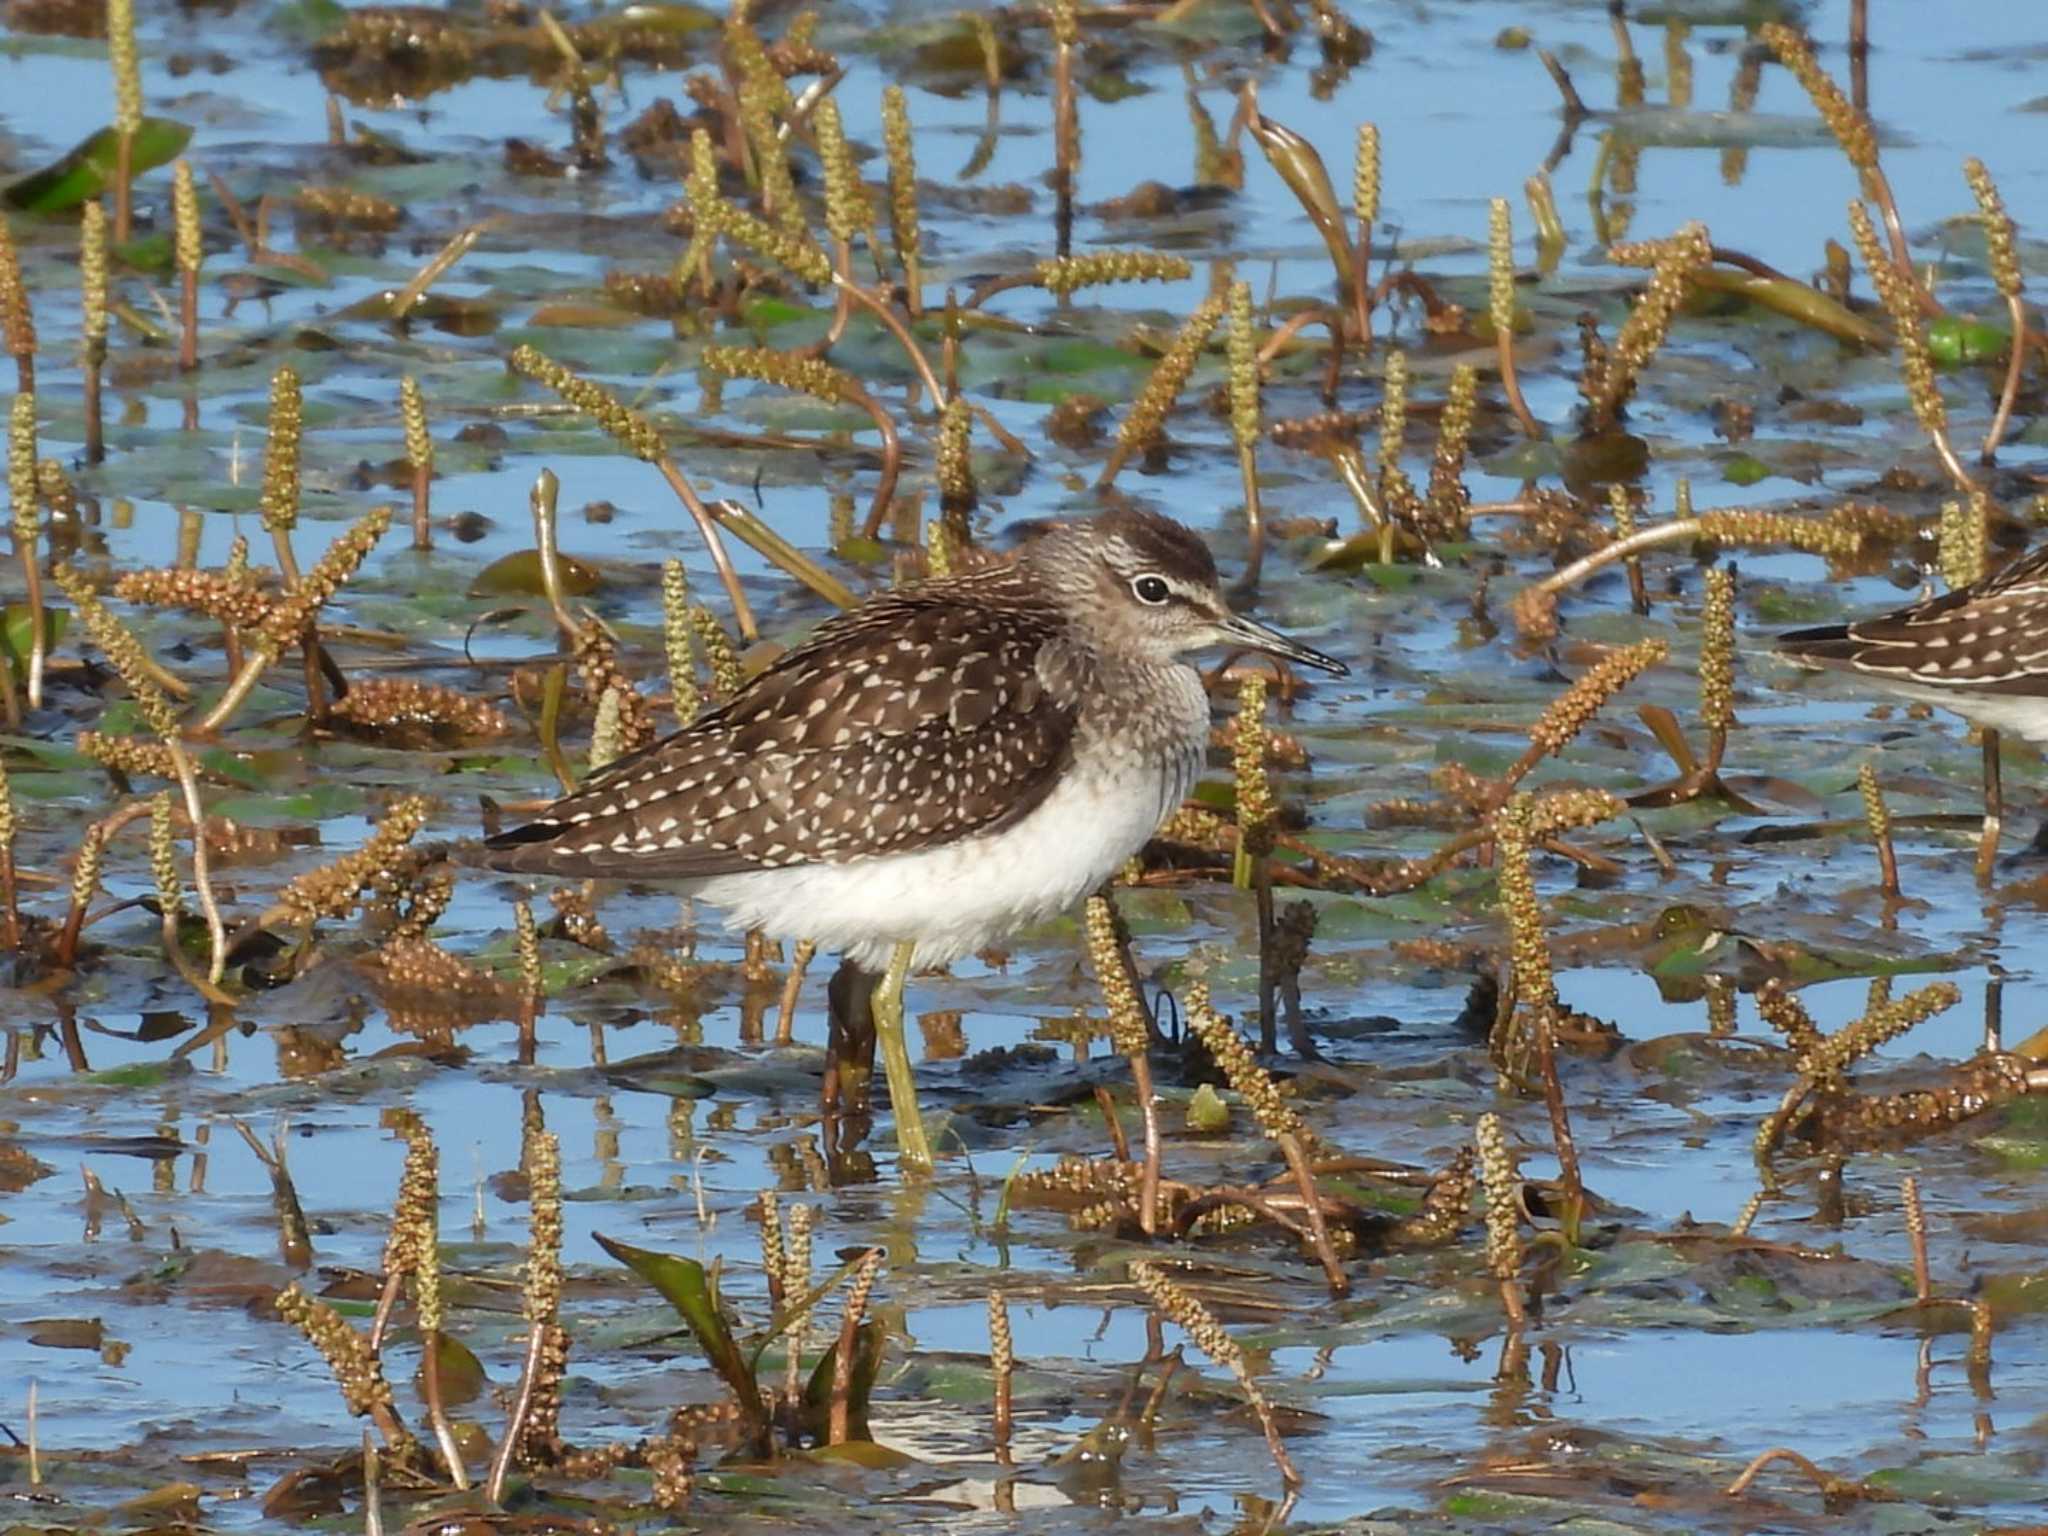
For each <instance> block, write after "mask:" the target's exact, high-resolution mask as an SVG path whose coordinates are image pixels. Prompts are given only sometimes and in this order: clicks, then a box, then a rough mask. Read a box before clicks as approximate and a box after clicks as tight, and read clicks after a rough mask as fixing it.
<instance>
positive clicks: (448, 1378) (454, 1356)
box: [413, 1332, 490, 1408]
mask: <svg viewBox="0 0 2048 1536" xmlns="http://www.w3.org/2000/svg"><path fill="white" fill-rule="evenodd" d="M434 1340H435V1343H436V1345H437V1347H436V1349H435V1351H434V1363H435V1365H436V1366H438V1367H439V1368H440V1377H441V1401H442V1402H443V1403H444V1404H445V1405H447V1406H448V1407H451V1408H455V1407H460V1406H461V1405H462V1404H464V1403H471V1402H475V1401H476V1399H477V1398H479V1397H481V1396H482V1395H483V1390H484V1388H485V1387H486V1386H488V1385H489V1383H490V1378H489V1377H487V1376H486V1375H485V1374H484V1363H483V1361H481V1360H479V1359H477V1357H476V1352H475V1351H474V1350H472V1349H471V1348H470V1347H469V1346H468V1345H467V1344H465V1343H463V1342H462V1340H460V1339H458V1338H456V1337H455V1336H454V1335H453V1334H449V1333H445V1332H437V1333H436V1334H435V1335H434ZM413 1384H414V1386H416V1387H417V1388H418V1389H419V1393H420V1401H421V1402H422V1403H424V1402H425V1401H426V1400H427V1395H426V1394H427V1375H426V1357H425V1356H424V1355H422V1356H421V1359H420V1366H419V1369H417V1370H415V1371H414V1372H413Z"/></svg>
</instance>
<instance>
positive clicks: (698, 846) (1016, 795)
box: [483, 573, 1077, 878]
mask: <svg viewBox="0 0 2048 1536" xmlns="http://www.w3.org/2000/svg"><path fill="white" fill-rule="evenodd" d="M1002 580H1003V577H1002V576H1001V574H1000V573H992V574H991V575H990V576H989V578H988V579H987V580H985V581H982V582H977V581H975V580H974V579H972V578H967V579H962V580H959V581H954V582H946V583H928V584H927V585H925V586H924V587H921V588H916V589H912V590H910V591H906V592H903V593H892V594H889V595H886V596H884V597H881V598H877V599H875V600H873V601H871V602H869V603H866V604H864V605H863V606H862V607H861V608H859V609H857V610H855V611H853V612H851V613H847V614H842V615H840V616H838V617H836V618H834V619H831V620H829V621H828V622H826V623H825V624H824V625H822V626H820V628H819V629H818V631H817V632H816V634H814V635H813V636H812V637H811V638H810V639H809V640H808V641H806V642H805V643H804V644H803V645H801V646H798V647H797V648H796V649H794V650H792V651H790V652H789V653H788V654H787V655H785V656H783V657H782V658H780V659H779V660H778V661H776V662H775V664H774V665H773V666H771V667H769V668H768V669H767V670H766V671H764V672H762V673H761V674H760V675H759V676H757V677H755V678H754V679H753V680H752V681H750V682H749V683H748V684H747V685H746V686H745V687H744V688H742V689H741V690H740V692H739V693H738V694H737V695H735V696H734V697H733V698H732V699H731V700H730V701H728V702H727V703H726V704H724V705H723V706H721V707H720V708H718V709H716V710H714V711H712V712H711V713H709V714H707V715H706V716H704V717H703V718H702V719H700V720H698V721H697V722H695V723H694V724H692V725H691V726H690V727H689V728H688V729H686V730H683V731H679V732H677V733H676V734H675V735H673V736H670V737H667V738H666V739H664V740H662V741H659V742H656V743H655V744H654V745H653V746H651V747H647V748H645V749H643V750H642V751H640V752H637V753H634V754H632V755H631V756H629V757H625V758H621V759H620V760H619V761H618V762H616V763H613V764H611V765H610V766H609V767H607V768H606V769H605V770H604V771H603V772H601V773H599V774H597V775H596V776H595V777H593V778H592V779H591V781H590V782H589V783H588V784H585V785H583V786H582V787H581V788H579V789H578V790H577V791H576V792H575V793H574V794H571V795H568V796H567V797H565V798H564V799H562V800H559V801H557V802H556V803H555V804H554V805H552V806H550V807H549V808H548V810H547V812H546V813H545V814H544V815H542V816H540V817H539V818H537V819H536V820H534V821H532V822H530V823H528V824H527V825H525V826H521V827H515V828H512V829H511V830H509V831H506V832H503V833H501V834H499V835H498V836H496V837H494V838H491V839H490V840H489V841H488V842H487V843H486V845H485V853H484V856H483V857H484V862H485V863H487V864H488V865H490V866H491V867H493V868H497V869H504V870H510V871H516V872H525V873H543V872H550V871H552V872H557V873H562V874H591V875H606V874H609V875H624V874H639V875H646V876H649V877H652V878H692V877H703V876H710V875H721V874H733V873H737V872H740V871H744V870H756V869H774V868H779V867H782V866H785V865H792V864H805V863H817V862H826V863H844V862H846V861H848V860H851V859H858V858H864V857H869V856H873V855H876V854H885V853H909V852H914V851H916V850H918V849H921V848H927V847H930V846H932V845H934V844H937V843H944V842H949V841H951V840H953V839H956V838H959V837H964V836H967V835H970V834H973V833H977V832H987V831H993V830H996V829H998V828H1000V827H1002V826H1004V825H1007V824H1008V823H1010V822H1012V821H1014V820H1016V819H1018V818H1019V817H1021V816H1023V815H1024V814H1026V813H1027V812H1028V811H1030V810H1031V809H1032V808H1033V807H1035V806H1036V805H1038V804H1039V802H1040V801H1042V800H1043V799H1044V798H1045V796H1046V794H1047V793H1048V792H1049V791H1050V790H1051V788H1052V786H1053V784H1054V783H1055V782H1056V781H1057V779H1058V777H1059V774H1060V771H1061V769H1062V768H1063V766H1064V764H1065V762H1066V758H1067V753H1068V750H1069V748H1070V746H1071V744H1072V742H1073V737H1074V728H1075V720H1076V715H1077V709H1076V705H1075V702H1074V701H1075V699H1076V697H1077V693H1076V688H1075V686H1074V682H1075V679H1074V678H1073V676H1072V675H1071V669H1072V668H1073V667H1074V666H1075V665H1077V663H1076V662H1075V661H1074V660H1073V658H1072V657H1071V655H1070V654H1069V652H1068V648H1067V647H1066V646H1064V645H1062V644H1061V643H1060V635H1061V633H1062V627H1061V623H1060V616H1059V614H1058V613H1057V611H1056V610H1054V609H1052V608H1050V607H1049V606H1046V605H1043V604H1034V603H1031V602H1028V601H1020V600H1018V596H1017V591H1016V588H1015V587H1014V586H1012V587H1011V588H1009V589H1008V590H1006V591H1004V592H1001V593H997V592H995V591H993V590H992V587H993V584H994V583H998V582H1001V581H1002ZM984 588H991V590H989V591H984V590H983V589H984ZM993 596H1001V597H1003V598H1005V599H1007V600H1005V601H1001V602H987V601H983V600H982V599H983V598H986V597H993Z"/></svg>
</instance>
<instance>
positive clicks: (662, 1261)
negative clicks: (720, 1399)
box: [591, 1232, 770, 1455]
mask: <svg viewBox="0 0 2048 1536" xmlns="http://www.w3.org/2000/svg"><path fill="white" fill-rule="evenodd" d="M591 1236H593V1237H594V1238H596V1239H597V1244H598V1246H599V1247H600V1248H602V1249H604V1251H605V1252H606V1253H608V1254H610V1255H611V1256H612V1257H613V1258H615V1259H617V1260H618V1261H619V1262H620V1263H621V1264H623V1265H625V1266H626V1268H628V1269H630V1270H632V1271H633V1273H634V1274H636V1275H638V1276H639V1277H640V1278H641V1279H642V1280H645V1281H646V1282H647V1283H648V1284H649V1285H651V1286H653V1287H654V1288H655V1290H657V1291H659V1292H660V1293H661V1297H662V1299H663V1300H664V1301H666V1302H667V1303H668V1304H669V1305H670V1306H672V1307H674V1308H675V1309H676V1311H677V1312H678V1313H679V1314H680V1315H681V1316H682V1319H683V1321H684V1322H685V1323H688V1324H689V1325H690V1332H691V1333H693V1334H695V1335H696V1336H697V1343H698V1344H699V1346H701V1347H702V1349H703V1351H704V1355H705V1358H706V1359H708V1360H710V1362H711V1367H712V1369H713V1370H715V1371H717V1372H718V1374H719V1376H720V1377H722V1378H723V1379H724V1381H725V1384H726V1385H727V1386H728V1387H730V1388H732V1391H733V1395H734V1396H735V1397H737V1398H738V1399H739V1410H740V1416H741V1418H742V1419H743V1420H745V1422H746V1425H747V1431H748V1437H749V1439H750V1440H752V1442H753V1447H754V1450H755V1452H756V1453H757V1454H760V1455H766V1454H768V1453H769V1451H770V1445H769V1439H768V1416H767V1414H766V1413H765V1412H764V1411H763V1410H762V1408H761V1386H760V1382H759V1380H758V1378H757V1377H756V1376H755V1374H754V1367H753V1365H752V1364H751V1363H750V1362H749V1361H748V1359H747V1357H746V1355H745V1353H744V1352H743V1351H742V1350H741V1349H740V1346H739V1343H738V1341H737V1340H735V1339H734V1338H733V1336H732V1330H731V1329H730V1328H728V1327H727V1326H726V1323H725V1316H724V1314H723V1313H721V1312H720V1311H719V1309H718V1298H717V1296H716V1295H715V1294H714V1293H713V1291H712V1288H711V1277H710V1276H709V1275H708V1274H707V1273H706V1272H705V1269H704V1266H703V1265H702V1264H699V1263H698V1262H697V1261H696V1260H695V1259H682V1258H677V1257H676V1256H675V1255H673V1254H667V1253H656V1252H654V1251H653V1250H652V1249H649V1248H634V1247H631V1246H629V1245H627V1244H625V1243H615V1242H613V1241H612V1240H611V1239H610V1238H608V1237H606V1236H605V1235H604V1234H603V1233H602V1232H593V1233H592V1234H591Z"/></svg>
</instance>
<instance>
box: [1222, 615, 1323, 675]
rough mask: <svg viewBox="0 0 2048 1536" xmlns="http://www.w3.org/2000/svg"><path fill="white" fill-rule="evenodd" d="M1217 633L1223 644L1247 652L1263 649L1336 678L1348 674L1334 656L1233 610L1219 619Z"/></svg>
mask: <svg viewBox="0 0 2048 1536" xmlns="http://www.w3.org/2000/svg"><path fill="white" fill-rule="evenodd" d="M1216 632H1217V634H1218V636H1219V637H1220V638H1221V639H1222V642H1223V643H1224V644H1225V645H1241V646H1243V647H1244V648H1245V649H1246V650H1248V651H1263V652H1265V654H1266V655H1268V656H1278V657H1280V658H1281V659H1282V660H1285V661H1293V662H1299V663H1300V664H1301V665H1302V666H1304V667H1314V668H1315V669H1316V670H1317V671H1318V672H1332V673H1335V674H1336V675H1337V676H1338V677H1343V676H1345V675H1347V674H1348V673H1349V672H1350V671H1351V669H1350V668H1349V667H1347V666H1345V665H1344V663H1343V662H1341V661H1339V660H1338V659H1337V658H1336V657H1334V656H1325V655H1324V654H1323V653H1322V652H1321V651H1318V650H1313V649H1311V648H1310V647H1308V646H1306V645H1303V644H1302V643H1301V642H1300V641H1299V640H1290V639H1289V638H1288V637H1287V636H1285V635H1283V634H1281V633H1280V631H1279V630H1277V629H1268V628H1266V626H1265V625H1263V624H1259V623H1255V622H1254V621H1252V620H1251V619H1248V618H1246V617H1244V616H1243V615H1242V614H1237V613H1233V614H1231V615H1230V616H1229V617H1228V618H1225V619H1220V620H1218V621H1217V624H1216Z"/></svg>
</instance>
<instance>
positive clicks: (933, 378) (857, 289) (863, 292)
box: [832, 272, 946, 404]
mask: <svg viewBox="0 0 2048 1536" xmlns="http://www.w3.org/2000/svg"><path fill="white" fill-rule="evenodd" d="M832 281H833V282H834V283H836V284H839V285H840V286H842V287H843V288H845V290H846V291H847V293H848V295H849V296H850V297H851V298H852V299H853V301H854V303H856V304H858V305H860V306H861V307H862V308H863V309H866V310H867V311H868V312H869V313H870V314H872V315H873V316H874V317H875V318H876V319H877V320H879V321H881V322H882V325H883V326H884V328H885V329H887V331H888V332H889V334H890V335H891V336H894V337H895V338H896V344H897V345H898V346H900V347H902V348H903V355H904V356H905V357H907V358H909V359H910V365H911V367H913V368H915V369H916V370H917V376H918V378H919V379H920V380H922V381H923V383H924V387H925V389H926V390H927V391H929V392H930V394H931V398H932V401H933V403H934V404H936V403H938V402H940V401H943V400H944V399H945V398H946V391H945V389H944V388H943V387H942V386H941V385H940V383H939V376H938V375H937V374H936V373H934V372H932V365H931V362H930V360H929V359H928V358H926V356H925V355H924V349H923V348H921V347H920V346H918V344H917V341H916V338H914V337H913V336H912V335H911V334H910V329H909V327H908V326H906V325H904V323H903V321H902V320H901V319H899V318H898V317H897V314H896V311H895V310H894V309H892V308H891V307H890V306H889V305H888V304H887V303H886V302H885V301H883V300H882V299H880V298H877V297H876V296H875V295H874V294H873V293H871V292H869V291H868V290H867V289H866V288H863V287H862V286H861V285H860V284H859V283H856V282H853V281H851V280H849V279H848V278H846V277H845V276H843V275H842V274H840V273H837V272H835V273H833V275H832Z"/></svg>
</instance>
